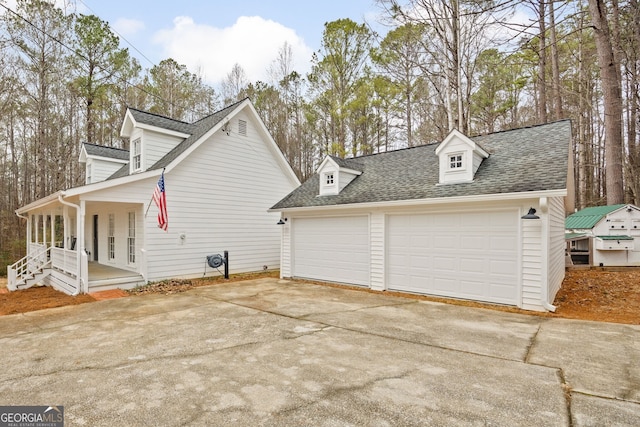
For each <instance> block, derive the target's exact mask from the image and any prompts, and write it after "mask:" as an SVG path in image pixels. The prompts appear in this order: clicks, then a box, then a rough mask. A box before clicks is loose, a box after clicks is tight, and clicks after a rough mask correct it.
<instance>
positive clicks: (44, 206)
mask: <svg viewBox="0 0 640 427" xmlns="http://www.w3.org/2000/svg"><path fill="white" fill-rule="evenodd" d="M121 135H122V136H123V137H125V138H129V140H130V148H131V150H130V151H124V150H118V149H113V148H108V147H100V146H95V145H91V144H84V146H83V147H82V150H81V154H80V159H79V160H80V162H82V163H85V165H86V185H84V186H81V187H77V188H71V189H67V190H60V191H58V192H56V193H54V194H52V195H50V196H48V197H45V198H43V199H40V200H36V201H35V202H33V203H31V204H29V205H27V206H23V207H21V208H19V209H18V210H17V211H16V213H17V214H18V215H19V216H20V217H23V218H25V219H26V227H27V255H26V257H24V258H23V259H22V260H20V261H18V262H17V263H15V264H14V265H12V266H10V267H9V268H8V276H9V283H8V287H9V289H11V290H15V289H21V288H26V287H29V286H31V285H33V284H34V283H38V282H39V283H43V284H45V285H51V286H54V287H56V288H58V289H60V290H63V291H65V292H67V293H70V294H77V293H82V292H92V291H94V290H101V289H110V288H115V287H119V288H130V287H133V286H136V285H139V284H143V283H147V282H151V281H158V280H162V279H166V278H194V277H202V276H203V275H212V274H218V271H216V270H214V269H213V268H211V267H209V266H207V263H206V259H207V258H206V257H207V256H209V255H216V254H223V253H224V251H228V253H229V257H228V258H229V269H230V271H231V272H232V273H234V272H248V271H258V270H262V269H263V268H264V266H267V267H268V268H277V267H278V265H279V262H280V229H279V227H278V226H277V225H276V222H277V221H278V214H274V213H268V212H267V210H268V208H269V207H270V206H271V205H273V203H274V202H276V201H277V200H280V199H281V198H282V197H284V196H285V195H286V194H288V193H289V192H290V191H292V190H293V189H294V188H296V187H297V186H298V185H299V184H300V182H299V180H298V179H297V178H296V176H295V174H294V173H293V171H292V169H291V168H290V166H289V164H288V163H287V161H286V159H285V158H284V156H283V155H282V153H281V152H280V150H279V149H278V147H277V146H276V144H275V142H274V140H273V139H272V137H271V136H270V134H269V132H268V131H267V129H266V128H265V126H264V123H263V122H262V121H261V120H260V118H259V116H258V114H257V113H256V110H255V108H254V106H253V104H252V103H251V101H249V100H248V99H245V100H243V101H240V102H238V103H236V104H234V105H231V106H229V107H226V108H224V109H223V110H220V111H218V112H216V113H214V114H212V115H210V116H208V117H205V118H203V119H202V120H199V121H197V122H195V123H185V122H180V121H176V120H172V119H170V118H167V117H162V116H158V115H155V114H150V113H147V112H143V111H139V110H135V109H128V111H127V112H126V116H125V119H124V123H123V125H122V129H121ZM163 171H164V181H165V188H166V193H165V194H166V199H167V206H168V208H167V210H168V224H169V225H168V229H167V231H164V230H162V229H160V228H158V225H157V214H158V209H157V207H156V205H155V204H154V203H152V202H151V197H152V194H153V192H154V189H155V187H156V183H157V182H158V180H159V178H160V176H161V174H162V173H163Z"/></svg>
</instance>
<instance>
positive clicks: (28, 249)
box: [25, 214, 33, 255]
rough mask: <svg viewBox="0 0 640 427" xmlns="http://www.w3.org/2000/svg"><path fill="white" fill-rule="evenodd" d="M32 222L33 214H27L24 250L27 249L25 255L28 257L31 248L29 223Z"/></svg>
mask: <svg viewBox="0 0 640 427" xmlns="http://www.w3.org/2000/svg"><path fill="white" fill-rule="evenodd" d="M32 221H33V214H27V236H26V237H27V239H26V240H27V241H26V242H25V243H26V245H27V246H26V248H27V255H29V252H30V247H31V225H32V224H31V222H32Z"/></svg>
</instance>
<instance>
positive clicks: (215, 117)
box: [148, 98, 246, 170]
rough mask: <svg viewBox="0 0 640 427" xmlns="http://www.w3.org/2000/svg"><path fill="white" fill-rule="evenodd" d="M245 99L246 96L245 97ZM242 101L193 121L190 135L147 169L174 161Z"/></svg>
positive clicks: (164, 165)
mask: <svg viewBox="0 0 640 427" xmlns="http://www.w3.org/2000/svg"><path fill="white" fill-rule="evenodd" d="M245 99H246V98H245ZM242 102H244V99H243V100H242V101H238V102H236V103H235V104H232V105H229V106H228V107H225V108H223V109H222V110H220V111H218V112H215V113H213V114H211V115H210V116H207V117H205V118H203V119H201V120H198V121H197V122H195V123H194V124H193V125H192V126H193V131H192V132H190V133H191V136H189V137H188V138H186V139H185V140H184V141H182V142H181V143H180V144H178V145H177V146H176V147H175V148H174V149H173V150H171V151H169V153H167V154H166V155H165V156H164V157H163V158H161V159H160V160H158V161H157V162H156V163H155V164H154V165H153V166H151V167H150V168H149V169H148V170H154V169H162V168H164V167H166V166H168V165H169V163H171V162H172V161H174V160H175V159H176V158H177V157H178V156H179V155H180V154H182V153H183V152H184V151H186V150H187V148H189V147H190V146H192V145H193V144H194V143H195V142H196V141H197V140H199V139H200V138H202V136H203V135H204V134H205V133H207V132H209V131H210V130H211V128H213V127H214V126H215V125H217V124H218V123H220V122H221V121H222V120H223V119H224V118H225V117H227V116H228V115H229V113H231V112H232V111H233V110H235V109H236V108H237V107H238V105H239V104H241V103H242Z"/></svg>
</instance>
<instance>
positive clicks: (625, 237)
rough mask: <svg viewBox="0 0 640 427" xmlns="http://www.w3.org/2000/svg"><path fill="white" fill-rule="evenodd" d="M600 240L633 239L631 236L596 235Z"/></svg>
mask: <svg viewBox="0 0 640 427" xmlns="http://www.w3.org/2000/svg"><path fill="white" fill-rule="evenodd" d="M596 237H597V238H598V239H602V240H634V238H633V237H631V236H596Z"/></svg>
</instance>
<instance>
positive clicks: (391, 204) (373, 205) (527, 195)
mask: <svg viewBox="0 0 640 427" xmlns="http://www.w3.org/2000/svg"><path fill="white" fill-rule="evenodd" d="M566 195H567V190H566V189H561V190H543V191H532V192H521V193H501V194H483V195H473V196H452V197H438V198H431V199H405V200H387V201H379V202H363V203H343V204H334V205H319V206H292V207H283V208H275V209H274V208H270V209H267V212H284V211H286V212H306V211H326V210H348V209H380V208H382V209H391V208H396V207H400V208H404V207H413V206H420V207H422V206H435V205H443V204H449V203H476V202H487V201H492V202H493V201H496V202H502V201H511V200H522V199H542V198H545V199H546V198H547V197H565V196H566ZM316 197H317V196H316Z"/></svg>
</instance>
